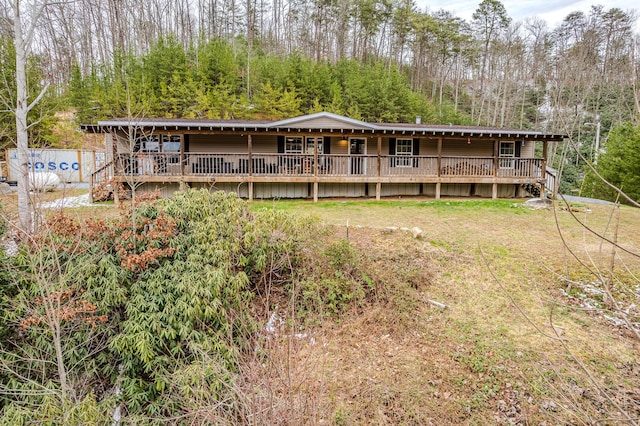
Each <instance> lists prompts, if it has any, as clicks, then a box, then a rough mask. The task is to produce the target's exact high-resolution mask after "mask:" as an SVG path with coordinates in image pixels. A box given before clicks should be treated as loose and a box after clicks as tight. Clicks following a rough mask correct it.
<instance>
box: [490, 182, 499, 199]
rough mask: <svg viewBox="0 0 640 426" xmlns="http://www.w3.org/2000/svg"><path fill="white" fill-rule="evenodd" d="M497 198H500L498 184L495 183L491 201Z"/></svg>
mask: <svg viewBox="0 0 640 426" xmlns="http://www.w3.org/2000/svg"><path fill="white" fill-rule="evenodd" d="M496 198H498V184H497V183H495V182H494V183H493V187H492V188H491V199H492V200H495V199H496Z"/></svg>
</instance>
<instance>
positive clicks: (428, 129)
mask: <svg viewBox="0 0 640 426" xmlns="http://www.w3.org/2000/svg"><path fill="white" fill-rule="evenodd" d="M316 118H330V119H332V120H336V121H338V122H341V123H344V124H345V127H344V128H316V127H312V128H309V127H304V125H302V126H299V127H298V126H296V124H302V123H303V122H305V121H307V120H313V119H316ZM80 127H81V129H82V130H84V131H88V132H92V133H105V132H109V131H112V130H113V129H114V128H121V129H126V128H129V127H136V128H151V129H153V130H164V131H180V130H187V131H207V130H208V131H229V132H237V131H242V132H250V131H255V132H274V133H278V132H284V131H290V130H296V131H298V132H309V133H314V132H321V133H344V134H355V133H362V134H364V133H371V134H382V135H395V136H398V135H405V136H427V135H430V136H433V137H437V136H447V135H449V136H457V137H465V136H466V137H474V138H478V137H487V138H496V137H497V138H507V139H519V138H523V139H537V140H553V141H561V140H563V139H564V138H566V137H567V136H565V135H562V134H553V133H545V132H539V131H532V130H517V129H500V128H491V127H467V126H454V125H450V126H446V125H425V124H419V125H417V124H403V123H397V124H376V123H366V122H364V121H360V120H355V119H351V118H348V117H344V116H341V115H338V114H333V113H330V112H318V113H315V114H309V115H302V116H299V117H294V118H290V119H286V120H278V121H272V122H269V121H259V120H246V121H241V120H237V121H230V120H189V119H186V120H185V119H176V120H171V119H140V120H133V119H114V120H101V121H98V123H97V124H83V125H81V126H80Z"/></svg>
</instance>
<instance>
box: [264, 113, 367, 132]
mask: <svg viewBox="0 0 640 426" xmlns="http://www.w3.org/2000/svg"><path fill="white" fill-rule="evenodd" d="M269 127H270V128H276V129H277V128H289V127H296V128H305V129H345V128H346V129H358V130H361V129H365V130H375V129H377V126H376V125H375V124H371V123H365V122H364V121H360V120H354V119H353V118H349V117H345V116H342V115H338V114H333V113H331V112H316V113H315V114H309V115H301V116H299V117H294V118H288V119H286V120H280V121H274V122H273V123H270V124H269Z"/></svg>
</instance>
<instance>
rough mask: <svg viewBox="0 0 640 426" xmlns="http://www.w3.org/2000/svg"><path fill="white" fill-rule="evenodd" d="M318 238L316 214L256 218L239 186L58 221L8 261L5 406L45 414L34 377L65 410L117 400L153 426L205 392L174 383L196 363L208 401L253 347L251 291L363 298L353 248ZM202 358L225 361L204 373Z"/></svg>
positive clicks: (324, 305)
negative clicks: (101, 216) (325, 244)
mask: <svg viewBox="0 0 640 426" xmlns="http://www.w3.org/2000/svg"><path fill="white" fill-rule="evenodd" d="M139 199H140V198H139ZM320 235H321V231H320V228H319V225H318V224H317V223H315V222H314V221H313V220H310V219H300V218H295V217H293V216H291V215H289V214H286V213H283V212H278V211H274V210H261V211H257V212H251V211H250V210H249V208H248V204H247V203H246V202H244V201H242V200H240V199H239V198H237V196H235V195H234V194H225V193H222V192H217V193H214V194H211V193H209V192H208V191H205V190H200V191H196V190H189V191H187V192H183V193H178V194H176V195H175V197H174V198H173V199H164V200H152V201H149V200H142V201H141V202H140V204H139V205H137V206H136V207H135V209H133V210H132V211H129V212H125V213H123V215H122V216H121V217H119V218H117V219H115V220H113V221H111V222H105V221H100V220H93V221H88V222H86V223H84V224H79V223H77V222H75V221H73V220H71V219H69V218H68V217H65V216H64V215H59V216H55V217H53V218H51V219H50V220H49V222H48V224H47V226H46V227H45V228H44V229H43V232H41V233H40V234H39V235H37V236H36V237H35V238H34V239H33V240H32V241H31V243H30V245H25V246H23V247H22V249H21V253H20V255H19V256H17V257H15V258H14V259H11V261H10V262H9V263H10V264H11V266H10V268H9V269H10V270H11V271H12V274H13V275H12V276H13V277H14V278H12V284H13V285H14V286H15V288H16V289H17V290H16V294H15V297H13V298H12V300H11V301H10V305H9V306H8V309H7V310H5V312H4V315H3V317H4V318H5V319H6V320H7V321H8V324H10V325H9V330H8V335H7V337H6V338H5V339H3V340H2V342H0V344H1V345H2V349H3V352H4V354H3V355H2V357H3V360H4V361H3V362H4V365H5V366H6V367H8V369H5V371H3V374H7V375H8V377H9V380H7V381H6V385H5V389H6V390H9V389H10V390H11V392H13V393H14V394H16V395H19V396H17V397H6V399H4V400H3V402H2V404H3V405H2V409H3V412H4V413H5V414H6V415H9V414H10V413H13V414H11V416H14V417H12V418H23V419H37V418H38V416H37V415H36V414H37V412H39V410H41V408H42V407H45V406H47V404H49V403H50V399H47V398H45V397H42V396H40V397H34V396H33V391H34V386H36V384H38V386H41V387H42V389H46V392H44V393H43V394H44V395H49V397H48V398H50V396H51V395H55V396H56V398H57V399H58V400H59V403H60V405H63V404H67V405H68V407H69V410H70V411H73V410H79V411H78V412H80V413H81V412H85V409H88V408H86V406H85V405H86V404H85V402H84V401H89V400H91V398H96V397H97V398H98V400H99V401H100V403H102V401H103V400H105V399H108V398H115V399H114V400H113V404H115V403H116V401H117V403H119V404H122V405H123V406H124V407H126V410H127V412H128V413H129V416H132V417H131V418H136V419H143V420H140V421H144V422H149V418H156V419H161V418H166V417H167V416H172V415H177V413H180V412H181V405H180V404H181V403H180V401H181V398H182V399H184V398H183V397H184V396H185V395H188V394H189V392H190V391H193V392H197V391H198V389H199V387H198V386H195V385H194V386H193V387H192V389H191V390H185V389H183V388H181V390H180V391H179V392H176V388H175V386H174V385H172V383H174V382H175V380H176V377H181V378H183V379H184V378H188V377H191V376H192V375H193V374H196V373H194V372H193V370H192V369H193V368H195V369H196V371H197V374H198V377H200V378H201V379H202V383H208V384H209V385H210V386H209V385H208V386H207V392H208V395H209V396H210V397H212V398H216V397H219V396H221V395H222V394H221V393H220V392H222V390H223V389H228V388H229V387H230V386H231V383H232V381H233V380H234V376H235V374H236V371H237V362H238V359H240V357H239V355H240V354H241V353H243V352H245V351H248V352H250V351H253V350H254V349H255V348H254V346H253V344H254V341H255V336H256V331H257V322H256V321H255V319H254V317H253V315H252V313H254V309H255V308H254V305H255V304H252V299H253V298H254V297H255V296H256V295H258V296H260V297H261V299H262V300H263V301H264V303H265V306H267V309H268V308H269V305H270V303H271V302H270V300H273V303H276V304H277V303H278V297H284V298H286V299H288V298H289V295H287V293H286V292H287V290H288V289H293V288H295V289H299V290H296V291H301V292H302V293H301V294H307V296H308V295H309V294H310V292H312V291H315V292H316V295H317V297H316V299H315V301H316V302H319V303H320V305H316V306H312V305H313V304H312V303H311V302H310V299H309V298H308V297H307V296H305V297H306V299H305V298H303V299H301V300H303V302H302V303H303V304H304V305H305V309H307V310H311V309H313V310H314V311H321V312H328V313H330V314H335V313H338V312H340V311H341V310H342V309H343V308H344V307H345V306H346V305H348V304H349V303H351V302H352V301H358V300H361V299H362V298H363V296H364V283H365V281H364V280H363V279H362V276H363V275H362V273H361V272H360V271H359V269H358V268H359V266H358V257H357V255H356V253H355V251H354V250H353V249H352V248H351V247H350V246H349V245H348V244H346V245H345V243H337V244H335V245H333V246H330V247H329V248H328V249H327V250H326V251H324V252H323V251H322V248H321V247H322V239H321V238H318V236H320ZM314 259H317V260H314ZM309 273H312V276H313V279H307V278H306V277H307V274H309ZM316 278H317V279H316ZM299 282H303V283H308V284H309V285H308V286H299V285H298V286H296V285H292V283H299ZM311 283H313V284H311ZM314 286H315V287H314ZM314 289H315V290H314ZM270 298H272V299H270ZM314 303H315V302H314ZM21 354H28V355H29V360H28V361H26V362H25V360H24V359H23V358H22V356H21ZM202 354H206V356H207V359H214V360H215V365H216V368H199V367H198V365H201V364H202V362H201V358H202ZM202 365H205V364H202ZM206 365H212V364H206ZM224 383H226V385H225V386H223V384H224ZM216 386H217V387H216ZM36 387H37V386H36ZM169 389H172V390H171V392H168V390H169ZM94 395H95V396H94ZM176 395H177V396H180V397H181V398H177V397H176ZM87 398H88V399H87ZM19 401H21V402H20V406H22V405H23V404H26V405H25V406H27V407H34V408H33V410H35V411H32V410H29V409H26V411H24V410H25V409H23V408H20V409H18V408H17V407H18V406H19V405H16V404H18V402H19ZM83 404H85V405H83ZM74 407H75V408H74ZM83 407H84V408H83ZM92 409H93V408H92ZM16 410H17V411H16ZM15 416H18V417H15ZM144 419H146V420H144ZM29 421H30V420H29Z"/></svg>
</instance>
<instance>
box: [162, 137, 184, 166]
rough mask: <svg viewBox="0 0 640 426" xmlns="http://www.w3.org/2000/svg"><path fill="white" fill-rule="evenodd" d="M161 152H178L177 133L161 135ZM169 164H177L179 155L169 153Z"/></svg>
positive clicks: (178, 139)
mask: <svg viewBox="0 0 640 426" xmlns="http://www.w3.org/2000/svg"><path fill="white" fill-rule="evenodd" d="M162 152H172V153H173V152H176V153H178V152H180V136H179V135H162ZM167 161H168V162H169V164H179V163H180V156H179V155H169V156H168V158H167Z"/></svg>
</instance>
